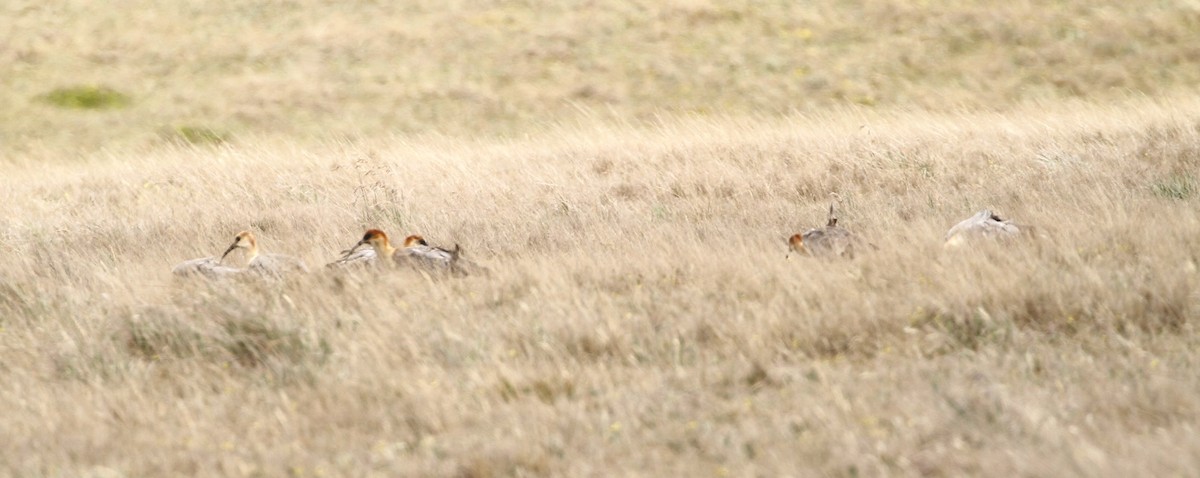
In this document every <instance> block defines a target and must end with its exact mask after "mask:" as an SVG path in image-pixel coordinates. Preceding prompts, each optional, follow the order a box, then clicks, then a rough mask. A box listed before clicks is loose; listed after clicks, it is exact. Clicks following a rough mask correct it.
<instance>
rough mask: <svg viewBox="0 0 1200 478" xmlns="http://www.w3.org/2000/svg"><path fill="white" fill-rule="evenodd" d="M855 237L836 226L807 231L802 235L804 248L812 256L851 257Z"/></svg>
mask: <svg viewBox="0 0 1200 478" xmlns="http://www.w3.org/2000/svg"><path fill="white" fill-rule="evenodd" d="M854 239H855V236H854V235H853V234H851V233H850V231H847V230H845V229H842V228H840V227H837V226H826V227H823V228H820V229H809V230H808V231H806V232H805V233H804V247H805V248H806V249H808V250H809V252H810V253H811V254H812V255H815V256H819V255H834V256H843V255H847V254H849V255H852V254H853V253H854V252H853V242H854Z"/></svg>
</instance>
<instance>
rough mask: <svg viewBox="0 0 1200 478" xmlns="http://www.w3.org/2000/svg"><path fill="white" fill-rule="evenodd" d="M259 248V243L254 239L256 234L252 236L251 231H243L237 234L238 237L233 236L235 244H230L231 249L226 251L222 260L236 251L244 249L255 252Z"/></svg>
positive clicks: (222, 255)
mask: <svg viewBox="0 0 1200 478" xmlns="http://www.w3.org/2000/svg"><path fill="white" fill-rule="evenodd" d="M257 247H258V241H257V240H256V239H254V234H252V233H251V232H250V231H242V232H239V233H237V235H236V236H233V244H230V245H229V248H228V249H225V253H224V254H221V259H224V258H225V256H228V255H229V253H230V252H233V250H234V249H238V248H242V249H246V250H248V251H253V250H254V249H255V248H257Z"/></svg>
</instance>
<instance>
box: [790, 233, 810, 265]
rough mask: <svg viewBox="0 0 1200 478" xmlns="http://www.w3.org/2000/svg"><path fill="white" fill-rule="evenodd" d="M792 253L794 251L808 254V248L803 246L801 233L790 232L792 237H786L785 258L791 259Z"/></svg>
mask: <svg viewBox="0 0 1200 478" xmlns="http://www.w3.org/2000/svg"><path fill="white" fill-rule="evenodd" d="M792 253H796V254H800V255H805V254H808V249H805V248H804V235H803V234H792V237H789V238H788V254H787V258H789V259H791V257H792Z"/></svg>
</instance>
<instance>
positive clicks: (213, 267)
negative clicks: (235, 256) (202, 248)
mask: <svg viewBox="0 0 1200 478" xmlns="http://www.w3.org/2000/svg"><path fill="white" fill-rule="evenodd" d="M171 273H173V274H175V275H176V276H179V277H204V278H206V279H229V278H234V277H238V276H241V275H243V274H245V273H246V270H245V269H241V268H237V267H229V266H223V265H221V260H220V259H217V258H216V257H201V258H199V259H192V260H187V261H183V262H180V263H179V264H178V265H176V266H175V267H174V268H173V269H171Z"/></svg>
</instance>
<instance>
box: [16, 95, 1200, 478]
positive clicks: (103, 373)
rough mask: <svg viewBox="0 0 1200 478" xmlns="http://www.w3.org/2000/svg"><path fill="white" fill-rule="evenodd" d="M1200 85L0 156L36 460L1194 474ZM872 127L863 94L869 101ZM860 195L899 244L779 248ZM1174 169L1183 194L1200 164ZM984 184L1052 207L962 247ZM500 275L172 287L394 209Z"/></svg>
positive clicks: (206, 465) (877, 239) (177, 468)
mask: <svg viewBox="0 0 1200 478" xmlns="http://www.w3.org/2000/svg"><path fill="white" fill-rule="evenodd" d="M1198 114H1200V98H1197V97H1194V96H1189V97H1176V98H1171V99H1169V100H1163V101H1135V102H1126V103H1123V104H1120V105H1115V106H1109V107H1096V106H1087V105H1074V106H1069V105H1062V106H1060V107H1059V109H1057V110H1055V111H1045V110H1044V109H1041V108H1039V109H1038V110H1037V111H1035V110H1032V109H1031V110H1025V111H1014V112H1011V113H1007V114H973V115H932V114H896V115H876V114H868V113H862V112H860V113H843V114H837V115H828V116H823V117H820V118H799V117H795V118H791V119H781V120H771V121H765V120H754V121H739V120H736V119H727V120H720V121H679V122H670V123H668V124H666V125H664V126H662V127H659V128H653V129H611V128H609V129H606V128H604V127H599V126H597V127H589V128H578V129H562V130H558V131H556V132H554V133H553V134H546V135H543V136H536V137H531V138H529V139H527V140H523V141H488V140H477V141H465V140H437V139H428V140H422V141H417V142H405V141H376V142H367V143H362V144H360V143H353V144H351V143H341V142H338V143H329V144H326V145H324V146H313V147H305V148H300V147H295V146H291V145H288V144H284V143H279V144H271V143H264V144H261V145H258V146H256V147H253V148H250V147H229V148H221V149H215V150H213V149H204V148H201V149H188V148H158V149H154V150H150V151H142V152H137V153H107V154H102V155H98V156H95V157H90V158H87V159H86V160H84V162H83V165H82V166H72V167H66V166H36V167H34V166H30V167H23V168H15V169H14V170H13V171H11V173H10V174H8V175H6V177H5V178H4V182H3V188H0V191H3V193H2V194H3V197H2V198H0V199H3V200H2V201H0V204H3V206H0V213H2V214H0V217H4V218H5V222H4V223H3V228H2V231H3V233H4V235H3V237H2V238H0V240H2V242H0V245H2V246H3V247H4V249H5V250H6V251H8V253H7V254H6V256H8V257H9V258H8V259H6V261H5V263H4V264H3V266H0V277H2V281H3V282H2V284H3V285H2V286H0V317H4V319H3V323H2V326H3V333H2V337H3V343H4V349H3V351H0V363H2V364H3V367H2V368H0V379H2V380H3V382H4V383H5V384H6V386H5V387H4V389H3V391H0V403H2V404H3V408H4V410H5V411H6V413H5V415H4V417H5V418H4V419H3V420H0V433H2V434H3V435H4V436H9V437H21V440H18V441H14V442H11V446H9V447H7V448H6V449H5V450H4V451H2V452H0V453H2V455H0V463H4V464H5V469H6V470H7V471H8V472H10V473H17V474H34V475H44V474H66V475H79V474H87V473H98V472H99V471H98V470H101V468H98V467H103V469H105V470H108V471H114V470H115V471H120V472H123V473H126V474H129V475H162V474H179V473H183V474H192V473H197V474H230V475H243V474H266V475H283V474H294V475H305V476H308V475H316V474H323V475H327V476H332V475H364V474H378V475H383V476H390V475H396V474H408V475H427V474H434V475H453V474H458V475H463V476H503V475H541V474H570V475H613V474H617V475H624V474H641V473H645V474H648V475H663V474H676V475H713V474H715V475H725V474H729V475H735V476H738V475H740V476H745V475H754V474H767V475H776V474H787V473H795V472H800V473H801V474H832V475H855V474H868V475H876V474H883V473H900V474H934V475H961V474H964V473H969V474H987V475H1001V476H1009V475H1013V474H1032V475H1063V474H1081V475H1089V476H1095V475H1106V474H1113V475H1128V474H1134V473H1147V472H1149V473H1152V474H1155V475H1163V474H1166V475H1172V474H1181V475H1188V474H1194V473H1196V472H1198V471H1200V470H1198V469H1197V468H1198V464H1200V461H1198V458H1200V457H1198V456H1197V450H1198V449H1200V443H1198V442H1197V441H1196V438H1195V427H1196V426H1197V422H1196V414H1197V411H1198V409H1200V401H1198V399H1197V398H1196V397H1200V393H1197V392H1200V380H1198V379H1197V378H1196V374H1195V373H1193V371H1194V370H1195V369H1196V367H1198V366H1200V363H1197V362H1198V361H1200V360H1198V356H1197V355H1196V354H1195V352H1194V350H1196V347H1197V345H1200V344H1197V343H1196V340H1195V336H1196V334H1195V329H1194V327H1195V325H1194V321H1192V320H1190V319H1192V318H1194V317H1195V316H1196V313H1197V312H1198V311H1200V300H1198V297H1197V295H1196V292H1195V291H1196V290H1197V286H1200V279H1198V277H1197V273H1196V262H1197V260H1198V258H1197V254H1198V251H1200V240H1198V239H1197V238H1200V220H1198V219H1197V215H1196V213H1195V211H1196V208H1197V206H1198V203H1200V200H1198V198H1197V196H1196V193H1195V191H1193V190H1192V189H1187V188H1180V187H1178V185H1179V184H1194V181H1195V180H1196V177H1195V174H1196V173H1195V172H1196V171H1198V170H1200V164H1198V163H1200V151H1198V149H1197V148H1198V146H1197V145H1200V122H1197V120H1196V118H1197V117H1200V116H1198ZM864 125H865V126H864ZM830 191H837V192H839V193H840V194H841V195H842V196H843V197H844V198H845V200H846V202H845V207H844V209H843V211H842V214H841V216H842V223H843V224H845V225H846V226H847V227H850V228H853V229H855V230H856V231H858V232H859V233H861V234H862V235H864V236H866V237H867V238H869V239H870V240H871V241H872V242H874V243H875V244H877V245H878V246H879V250H878V251H876V252H872V253H867V254H862V255H861V256H860V257H857V258H855V259H853V260H847V261H818V260H793V261H783V260H782V258H783V255H784V251H785V245H784V238H785V237H786V236H787V235H788V234H789V233H792V232H794V231H796V230H799V229H801V228H802V227H804V226H808V225H816V224H820V223H821V222H823V220H824V212H825V211H824V208H825V206H826V204H827V199H828V194H829V192H830ZM1164 191H1170V192H1169V193H1167V192H1164ZM984 206H991V207H995V208H997V209H998V210H999V211H1001V212H1003V213H1007V214H1009V215H1012V216H1014V217H1015V218H1017V219H1019V220H1021V221H1023V222H1027V223H1033V224H1037V225H1041V226H1043V227H1044V228H1045V230H1046V232H1047V235H1048V239H1046V240H1043V241H1041V242H1035V243H1029V244H1025V245H1022V246H1018V247H1012V248H987V247H981V248H978V249H975V250H971V251H968V252H962V253H947V252H945V251H942V250H941V248H940V242H939V241H940V238H941V234H942V233H943V232H944V230H945V229H946V228H947V227H949V226H950V225H952V224H953V223H954V222H956V221H957V220H959V219H961V218H963V217H965V216H967V215H969V214H970V213H973V212H974V211H975V210H976V209H979V208H981V207H984ZM368 225H371V226H381V227H383V228H385V229H387V230H391V231H396V232H397V233H407V232H421V233H424V234H425V235H426V237H428V238H430V239H432V240H434V241H435V242H439V241H440V242H442V243H451V242H459V243H462V244H463V247H464V248H465V250H467V251H468V253H469V254H471V257H473V258H474V259H476V260H478V261H480V262H482V263H484V264H486V265H488V266H490V267H492V269H493V270H494V271H495V275H494V276H493V277H490V278H480V277H473V278H467V279H464V280H445V281H432V282H431V281H428V280H426V279H425V278H423V277H421V276H420V275H417V274H406V273H399V272H398V273H394V274H385V275H382V276H380V277H378V278H372V277H365V276H360V275H348V276H339V275H330V274H324V273H318V274H314V275H312V276H310V277H304V278H301V279H299V280H296V281H292V282H287V283H282V284H259V283H248V284H206V283H190V282H177V281H175V280H173V279H172V278H171V277H170V275H169V272H168V271H169V268H170V266H171V264H173V263H174V262H176V261H179V260H182V259H187V258H191V257H196V256H199V255H204V254H212V253H215V252H219V251H220V250H221V249H222V248H223V247H224V246H225V243H226V242H227V241H228V237H229V236H230V235H231V234H232V232H234V231H236V230H239V229H243V228H253V229H254V230H256V231H259V237H260V239H261V241H262V244H263V246H264V247H265V248H267V249H268V250H276V251H280V252H287V253H294V254H299V255H301V256H303V257H304V258H305V259H307V260H308V261H310V263H312V264H319V263H321V262H323V261H328V260H331V259H333V258H334V257H336V255H337V251H338V250H340V249H342V248H344V247H346V246H348V245H350V244H352V243H353V242H355V241H356V240H357V238H358V237H357V236H358V234H359V232H360V231H361V230H362V228H363V227H365V226H368Z"/></svg>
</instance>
